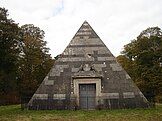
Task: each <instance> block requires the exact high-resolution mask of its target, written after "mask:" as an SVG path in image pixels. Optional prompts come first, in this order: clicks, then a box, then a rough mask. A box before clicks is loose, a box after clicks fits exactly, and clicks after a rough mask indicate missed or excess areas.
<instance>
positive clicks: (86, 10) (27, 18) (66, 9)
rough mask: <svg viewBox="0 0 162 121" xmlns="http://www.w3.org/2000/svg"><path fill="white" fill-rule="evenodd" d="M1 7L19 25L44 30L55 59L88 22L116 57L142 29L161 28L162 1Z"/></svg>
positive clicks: (62, 1)
mask: <svg viewBox="0 0 162 121" xmlns="http://www.w3.org/2000/svg"><path fill="white" fill-rule="evenodd" d="M0 7H5V8H6V9H8V11H9V15H10V16H9V17H10V18H12V19H13V20H15V22H16V23H19V25H20V26H21V25H23V24H34V25H35V26H38V27H40V28H41V29H42V30H44V31H45V41H47V43H48V44H47V46H48V47H49V48H50V49H51V50H50V53H51V54H52V56H53V57H54V56H56V55H58V54H61V53H62V52H63V50H64V49H65V48H66V46H67V45H68V44H69V42H70V40H71V39H72V37H73V36H74V35H75V33H76V32H77V30H78V29H79V27H80V26H81V24H82V23H83V22H84V21H85V20H87V21H88V22H89V24H90V25H91V26H92V28H93V29H94V30H95V31H96V33H97V34H98V35H99V37H100V38H101V39H102V40H103V42H104V43H105V44H106V45H107V47H108V48H109V49H110V51H111V52H112V53H113V54H114V55H115V56H117V55H119V54H120V52H121V51H122V49H123V46H124V45H125V44H128V43H129V42H130V41H131V40H133V39H135V38H136V37H137V36H138V35H139V34H140V32H141V31H142V30H145V29H146V28H148V27H154V26H159V27H160V28H162V0H0Z"/></svg>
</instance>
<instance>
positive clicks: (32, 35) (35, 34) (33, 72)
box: [19, 24, 53, 99]
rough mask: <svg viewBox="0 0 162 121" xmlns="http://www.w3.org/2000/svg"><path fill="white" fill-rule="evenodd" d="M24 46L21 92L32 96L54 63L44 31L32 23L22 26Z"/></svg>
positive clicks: (21, 65)
mask: <svg viewBox="0 0 162 121" xmlns="http://www.w3.org/2000/svg"><path fill="white" fill-rule="evenodd" d="M21 32H22V35H23V37H22V38H23V47H22V52H21V58H20V68H19V73H20V74H19V75H20V81H21V82H20V84H21V86H20V87H21V94H22V96H23V97H24V96H25V97H27V98H29V99H30V98H31V96H32V94H33V93H34V92H35V91H36V89H37V88H38V86H39V85H40V83H41V82H42V81H43V79H44V78H45V76H46V74H47V73H48V71H49V70H50V68H51V67H52V65H53V60H52V58H51V56H50V54H49V53H48V52H49V48H47V47H46V41H44V40H43V39H44V31H43V30H41V29H40V28H39V27H35V26H34V25H32V24H26V25H23V26H21Z"/></svg>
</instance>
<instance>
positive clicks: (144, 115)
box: [0, 105, 162, 121]
mask: <svg viewBox="0 0 162 121" xmlns="http://www.w3.org/2000/svg"><path fill="white" fill-rule="evenodd" d="M78 120H79V121H162V105H157V106H156V108H150V109H120V110H93V111H84V110H77V111H71V110H41V111H34V110H21V109H20V105H12V106H0V121H78Z"/></svg>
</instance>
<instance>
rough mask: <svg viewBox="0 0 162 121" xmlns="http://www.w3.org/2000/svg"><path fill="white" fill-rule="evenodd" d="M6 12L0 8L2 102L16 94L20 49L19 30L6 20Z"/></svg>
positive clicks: (0, 90)
mask: <svg viewBox="0 0 162 121" xmlns="http://www.w3.org/2000/svg"><path fill="white" fill-rule="evenodd" d="M7 11H8V10H6V9H5V8H0V97H1V98H2V99H3V100H7V99H6V98H7V95H8V98H11V97H12V95H13V93H17V70H18V68H17V67H18V63H17V62H18V57H19V53H20V49H21V36H20V35H21V34H20V28H19V27H18V24H16V23H15V22H14V21H13V20H12V19H8V12H7ZM10 100H13V101H14V99H10Z"/></svg>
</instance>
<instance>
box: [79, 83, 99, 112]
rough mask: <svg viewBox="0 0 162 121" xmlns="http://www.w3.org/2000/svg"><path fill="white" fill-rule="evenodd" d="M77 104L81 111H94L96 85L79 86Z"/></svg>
mask: <svg viewBox="0 0 162 121" xmlns="http://www.w3.org/2000/svg"><path fill="white" fill-rule="evenodd" d="M79 102H80V105H79V107H80V108H81V109H95V107H96V84H79Z"/></svg>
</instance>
